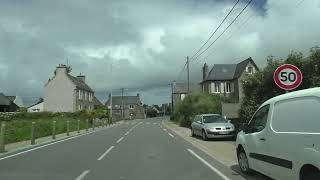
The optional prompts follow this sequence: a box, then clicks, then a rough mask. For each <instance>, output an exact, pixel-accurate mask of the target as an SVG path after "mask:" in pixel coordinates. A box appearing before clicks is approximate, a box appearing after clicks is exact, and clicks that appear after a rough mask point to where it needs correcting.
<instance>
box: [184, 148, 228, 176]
mask: <svg viewBox="0 0 320 180" xmlns="http://www.w3.org/2000/svg"><path fill="white" fill-rule="evenodd" d="M188 151H189V153H190V154H192V155H193V156H194V157H196V158H197V159H199V160H200V161H201V162H202V163H203V164H205V165H206V166H207V167H209V168H210V169H211V170H212V171H214V172H215V173H216V174H218V175H219V176H220V177H222V178H223V179H224V180H231V179H230V178H228V177H227V176H225V175H224V174H223V173H222V172H221V171H219V170H218V169H216V168H215V167H213V166H212V165H211V164H210V163H208V162H207V161H206V160H204V159H203V158H202V157H200V156H199V155H198V154H196V153H195V152H193V151H192V150H191V149H188Z"/></svg>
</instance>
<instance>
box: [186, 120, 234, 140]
mask: <svg viewBox="0 0 320 180" xmlns="http://www.w3.org/2000/svg"><path fill="white" fill-rule="evenodd" d="M191 135H192V136H201V137H202V139H203V140H205V141H206V140H208V139H209V138H233V137H234V136H235V129H234V125H233V124H231V123H230V121H228V120H227V119H226V118H225V117H222V116H221V115H219V114H201V115H196V116H195V118H194V120H193V122H192V124H191Z"/></svg>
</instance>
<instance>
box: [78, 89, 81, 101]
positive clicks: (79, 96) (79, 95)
mask: <svg viewBox="0 0 320 180" xmlns="http://www.w3.org/2000/svg"><path fill="white" fill-rule="evenodd" d="M78 93H79V94H78V98H79V99H81V90H80V89H79V91H78Z"/></svg>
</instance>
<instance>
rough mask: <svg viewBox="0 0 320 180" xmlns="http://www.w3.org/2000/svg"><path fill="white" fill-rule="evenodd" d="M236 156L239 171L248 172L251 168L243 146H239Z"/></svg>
mask: <svg viewBox="0 0 320 180" xmlns="http://www.w3.org/2000/svg"><path fill="white" fill-rule="evenodd" d="M237 156H238V164H239V167H240V170H241V172H243V173H244V174H250V172H251V170H250V166H249V161H248V158H247V155H246V153H245V151H244V150H243V148H240V150H239V151H238V154H237Z"/></svg>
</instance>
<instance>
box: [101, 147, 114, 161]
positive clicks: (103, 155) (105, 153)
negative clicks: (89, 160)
mask: <svg viewBox="0 0 320 180" xmlns="http://www.w3.org/2000/svg"><path fill="white" fill-rule="evenodd" d="M113 148H114V146H111V147H110V148H109V149H108V150H107V151H106V152H104V153H103V154H102V155H101V156H100V157H99V158H98V161H101V160H102V159H103V158H104V157H105V156H106V155H107V154H108V153H109V152H110V151H111V150H112V149H113Z"/></svg>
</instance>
